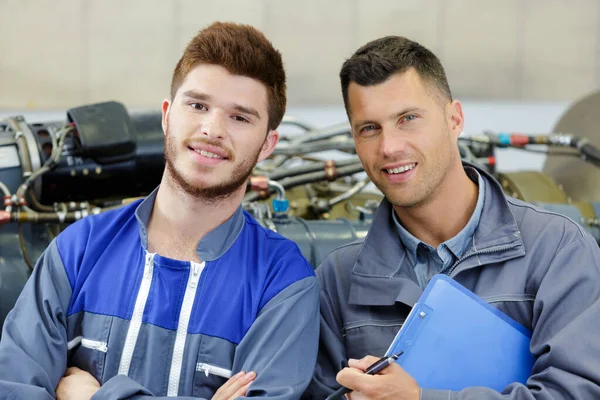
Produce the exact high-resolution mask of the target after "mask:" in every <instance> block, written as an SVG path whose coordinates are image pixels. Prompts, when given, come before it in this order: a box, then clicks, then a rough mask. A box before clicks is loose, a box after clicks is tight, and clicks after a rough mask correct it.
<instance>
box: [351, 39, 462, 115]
mask: <svg viewBox="0 0 600 400" xmlns="http://www.w3.org/2000/svg"><path fill="white" fill-rule="evenodd" d="M410 68H414V69H415V70H416V71H417V73H418V74H419V76H420V77H421V79H423V80H424V81H425V82H426V83H429V84H431V85H432V86H434V87H435V88H436V89H437V94H438V95H441V96H440V97H442V98H443V99H444V100H448V101H452V93H451V92H450V86H449V85H448V80H447V79H446V73H445V72H444V67H443V66H442V63H441V62H440V60H439V59H438V58H437V57H436V55H435V54H433V53H432V52H431V51H430V50H428V49H427V48H425V47H423V46H421V45H420V44H419V43H416V42H413V41H412V40H409V39H407V38H405V37H402V36H386V37H383V38H380V39H376V40H373V41H371V42H369V43H367V44H365V45H364V46H362V47H361V48H359V49H358V50H356V52H355V53H354V54H353V55H352V57H350V58H349V59H347V60H346V61H345V62H344V65H342V69H341V71H340V81H341V85H342V96H343V97H344V105H345V106H346V113H348V115H350V113H349V110H348V85H349V84H350V82H355V83H357V84H359V85H361V86H371V85H377V84H380V83H383V82H384V81H386V80H387V79H388V78H389V77H390V76H392V75H394V74H397V73H403V72H406V71H408V70H409V69H410Z"/></svg>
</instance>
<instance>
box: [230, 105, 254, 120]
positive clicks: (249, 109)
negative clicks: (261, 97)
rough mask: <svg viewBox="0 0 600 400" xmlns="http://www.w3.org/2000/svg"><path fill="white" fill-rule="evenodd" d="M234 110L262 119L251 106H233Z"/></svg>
mask: <svg viewBox="0 0 600 400" xmlns="http://www.w3.org/2000/svg"><path fill="white" fill-rule="evenodd" d="M233 109H234V110H237V111H239V112H241V113H242V114H248V115H253V116H255V117H256V118H257V119H260V114H259V113H258V111H256V110H255V109H254V108H252V107H250V106H243V105H241V104H233Z"/></svg>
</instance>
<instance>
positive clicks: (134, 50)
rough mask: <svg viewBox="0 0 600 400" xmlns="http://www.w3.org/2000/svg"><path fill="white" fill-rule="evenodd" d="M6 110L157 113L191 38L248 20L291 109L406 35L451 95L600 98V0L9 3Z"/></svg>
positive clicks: (334, 89) (328, 101) (331, 92)
mask: <svg viewBox="0 0 600 400" xmlns="http://www.w3.org/2000/svg"><path fill="white" fill-rule="evenodd" d="M0 16H1V20H2V22H1V23H0V109H5V110H10V109H14V110H43V109H63V108H66V107H71V106H75V105H80V104H83V103H89V102H95V101H104V100H109V99H115V100H119V101H122V102H124V103H125V104H126V105H127V106H128V107H130V108H134V109H146V108H157V107H158V105H159V104H160V101H161V100H162V98H163V97H164V96H165V95H166V94H167V93H168V87H169V83H170V77H171V72H172V69H173V67H174V65H175V63H176V61H177V59H178V58H179V56H180V55H181V52H182V50H183V48H184V47H185V45H186V43H187V41H188V40H189V39H190V37H191V36H192V35H193V34H194V33H195V32H197V31H198V30H199V29H200V28H202V27H203V26H206V25H207V24H209V23H210V22H212V21H214V20H231V21H238V22H245V23H250V24H252V25H254V26H256V27H257V28H259V29H261V30H263V31H264V32H265V33H266V35H267V36H268V37H269V38H270V39H271V40H272V41H273V42H274V44H275V45H276V46H277V47H278V48H279V49H280V50H281V51H282V53H283V56H284V61H285V64H286V67H287V72H288V87H289V92H288V94H289V104H290V106H292V107H293V106H307V105H310V106H320V105H340V104H341V99H340V94H339V88H338V80H337V73H338V70H339V68H340V65H341V63H342V62H343V60H344V59H345V58H346V57H348V56H349V55H350V54H351V53H352V52H353V51H354V50H355V49H356V48H357V47H358V46H359V45H361V44H363V43H365V42H366V41H368V40H371V39H374V38H376V37H379V36H383V35H388V34H401V35H406V36H408V37H411V38H413V39H415V40H417V41H420V42H421V43H422V44H424V45H426V46H428V47H430V48H431V49H432V50H433V51H434V52H436V53H437V54H438V55H439V56H440V58H441V59H442V61H443V62H444V64H445V66H446V69H447V73H448V75H449V79H450V83H451V87H452V89H453V91H454V93H455V95H456V96H459V97H461V98H466V99H470V100H480V99H486V100H526V101H572V100H575V99H577V98H579V97H581V96H583V95H585V94H587V93H590V92H592V91H594V90H597V89H600V1H599V0H569V1H567V0H521V1H519V0H503V1H498V0H447V1H444V0H301V1H289V0H219V1H202V0H171V1H166V0H162V1H159V0H129V1H123V0H79V1H77V0H0Z"/></svg>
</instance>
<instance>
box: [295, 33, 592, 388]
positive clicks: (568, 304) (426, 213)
mask: <svg viewBox="0 0 600 400" xmlns="http://www.w3.org/2000/svg"><path fill="white" fill-rule="evenodd" d="M340 78H341V84H342V93H343V97H344V104H345V106H346V111H347V114H348V118H349V120H350V124H351V130H352V134H353V137H354V140H355V143H356V150H357V152H358V156H359V157H360V159H361V161H362V164H363V165H364V167H365V170H366V172H367V174H368V176H369V177H370V179H371V180H372V181H373V183H374V184H375V185H376V186H377V187H378V188H379V189H380V190H381V191H382V192H383V193H384V195H385V199H384V200H383V202H382V203H381V205H380V207H379V208H378V210H377V212H376V213H375V215H374V217H373V221H372V224H371V227H370V230H369V232H368V234H367V236H366V237H365V238H364V239H363V240H360V241H357V242H355V243H351V244H348V245H345V246H343V247H341V248H339V249H337V250H335V251H333V252H332V253H331V254H330V255H329V256H328V258H327V259H326V260H325V261H324V262H323V264H322V265H321V266H320V267H319V268H318V269H317V278H318V279H319V282H320V285H321V339H320V348H319V355H318V359H317V368H316V370H315V376H314V378H313V382H312V383H311V386H310V388H309V390H308V391H307V392H306V396H305V397H306V398H314V399H322V398H324V397H326V396H327V395H328V394H330V393H332V392H333V391H334V390H335V389H337V388H339V387H340V385H343V386H346V387H348V388H350V389H352V390H353V392H352V393H350V394H349V395H348V397H349V398H351V399H353V400H356V399H365V398H368V399H394V400H417V399H422V400H430V399H431V400H433V399H559V398H560V399H564V398H570V399H575V398H576V399H598V398H600V347H599V346H598V345H597V343H596V338H597V336H598V330H599V328H600V326H599V321H600V285H598V282H599V278H600V273H599V272H600V250H599V248H598V245H597V244H596V242H595V241H594V240H593V238H592V237H591V236H590V235H589V234H588V233H586V231H585V230H584V229H583V228H581V227H580V226H579V225H577V224H576V223H574V222H573V221H571V220H570V219H568V218H566V217H564V216H561V215H557V214H553V213H551V212H548V211H545V210H542V209H539V208H537V207H534V206H533V205H531V204H527V203H525V202H522V201H519V200H516V199H513V198H510V197H506V196H505V195H504V193H503V191H502V188H501V187H500V185H499V184H498V183H497V182H496V181H495V180H494V178H493V177H492V176H490V175H489V174H488V173H487V172H485V171H484V170H482V169H479V168H478V167H476V166H474V165H470V164H468V163H465V162H461V159H460V154H459V151H458V146H457V140H458V136H459V135H460V133H461V132H462V129H463V122H464V119H463V111H462V108H461V104H460V102H458V101H456V100H453V99H452V96H451V93H450V89H449V86H448V83H447V81H446V77H445V73H444V69H443V67H442V65H441V63H440V61H439V60H438V58H437V57H436V56H435V55H434V54H433V53H431V52H430V51H429V50H427V49H426V48H424V47H423V46H421V45H419V44H418V43H415V42H413V41H410V40H408V39H406V38H402V37H385V38H381V39H378V40H375V41H372V42H370V43H368V44H366V45H365V46H363V47H362V48H360V49H359V50H358V51H356V53H355V54H354V55H353V56H352V57H351V58H350V59H348V60H347V61H346V62H345V63H344V65H343V67H342V69H341V72H340ZM438 273H442V274H447V275H449V276H451V277H452V278H454V279H455V280H457V281H458V282H459V283H461V284H462V285H463V286H465V287H467V288H468V289H469V290H472V291H473V292H474V293H476V294H477V295H479V296H481V297H482V298H483V299H485V300H487V301H488V302H489V303H491V304H492V305H494V306H495V307H497V308H498V309H499V310H501V311H502V312H504V313H506V314H507V315H508V316H510V317H512V318H513V319H515V320H516V321H518V322H519V323H521V324H522V325H524V326H525V327H527V328H529V329H531V330H532V331H533V337H532V340H531V346H530V350H531V352H532V354H533V356H534V357H535V360H536V361H535V365H534V367H533V370H532V372H531V376H530V377H529V379H528V381H527V383H526V384H525V385H524V384H520V383H513V384H511V385H509V386H508V387H506V389H504V390H503V392H502V393H498V392H496V391H494V390H491V389H488V388H483V387H470V388H466V389H464V390H462V391H460V392H456V391H450V390H435V389H431V388H420V387H419V385H418V384H417V382H416V381H415V380H414V379H413V378H412V377H411V376H410V375H409V374H408V373H406V372H405V371H404V370H403V369H402V368H401V367H400V366H399V365H398V364H396V363H393V364H392V365H390V366H389V367H387V368H386V369H384V370H383V371H382V373H380V374H378V375H375V376H372V375H367V374H364V371H365V370H366V368H367V367H368V366H369V365H370V364H371V363H373V362H374V361H375V360H377V358H376V357H381V356H383V355H384V354H385V352H386V351H387V349H388V347H389V346H390V344H391V342H392V341H393V339H394V337H395V335H396V333H397V332H398V330H399V329H400V327H401V326H402V324H403V322H404V321H405V319H406V318H407V316H408V313H409V312H410V310H411V308H412V306H413V305H414V304H415V302H416V301H417V300H418V298H419V296H420V295H421V293H422V292H423V289H424V288H425V286H426V285H427V283H428V282H429V280H430V279H431V278H432V276H433V275H435V274H438ZM491 334H493V332H492V333H491ZM440 335H442V336H443V335H444V332H440ZM375 356H376V357H375ZM347 360H348V364H349V366H348V367H347V368H344V366H345V363H346V361H347ZM429 361H430V362H431V364H432V365H434V364H435V362H436V360H435V359H431V360H429ZM340 370H341V371H340Z"/></svg>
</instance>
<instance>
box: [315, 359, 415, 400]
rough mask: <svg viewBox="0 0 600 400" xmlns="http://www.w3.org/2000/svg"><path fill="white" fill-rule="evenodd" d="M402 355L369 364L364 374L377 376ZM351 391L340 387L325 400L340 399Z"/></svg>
mask: <svg viewBox="0 0 600 400" xmlns="http://www.w3.org/2000/svg"><path fill="white" fill-rule="evenodd" d="M403 353H404V351H399V352H398V353H396V354H392V355H391V356H386V357H382V358H380V359H379V360H377V361H376V362H375V363H374V364H371V365H370V366H369V368H367V370H366V371H365V374H368V375H375V374H377V373H378V372H380V371H381V370H383V369H384V368H386V367H387V366H388V365H390V364H391V363H393V362H394V361H396V360H397V359H398V358H399V357H400V356H401V355H402V354H403ZM351 391H352V390H351V389H348V388H347V387H344V386H342V387H341V388H339V389H338V390H336V391H335V392H333V393H332V394H330V395H329V396H327V398H326V399H325V400H336V399H340V398H342V396H343V395H345V394H346V393H350V392H351Z"/></svg>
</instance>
